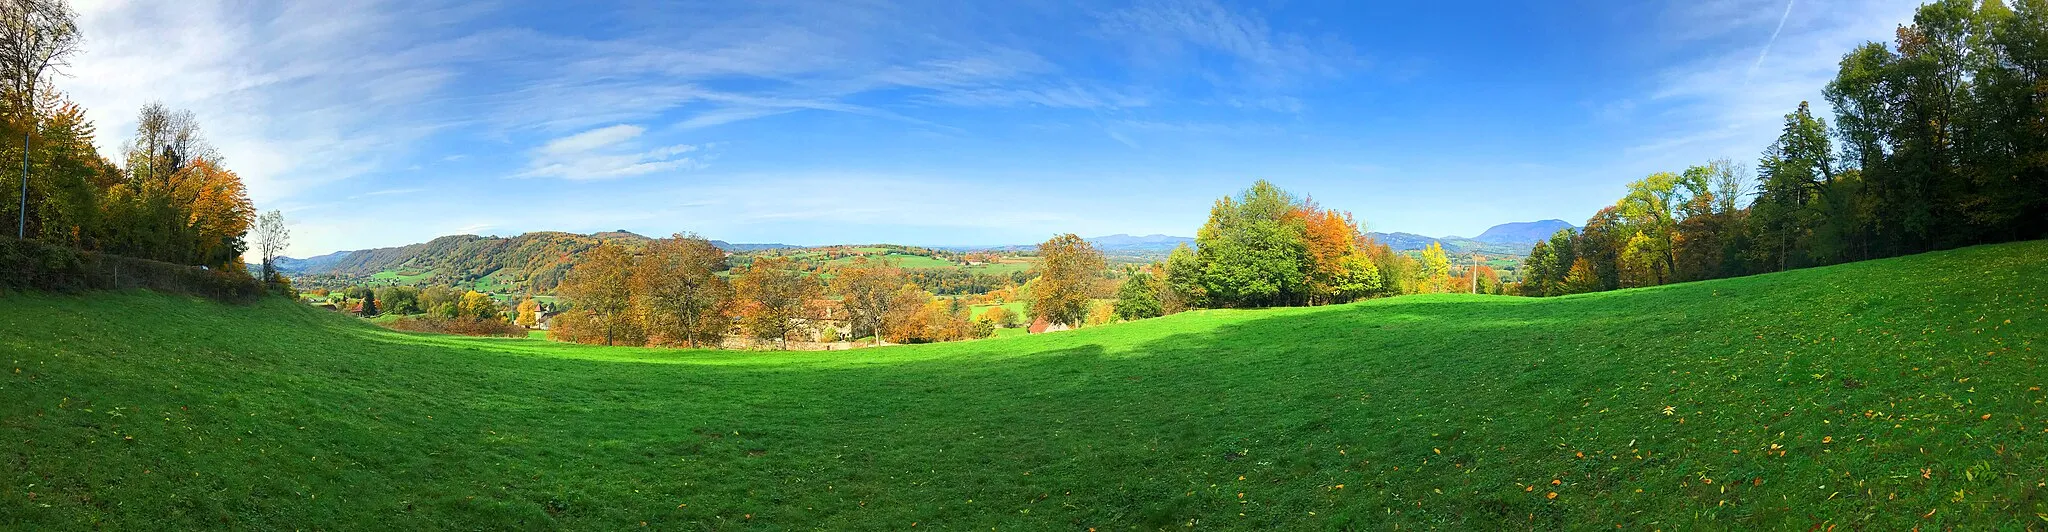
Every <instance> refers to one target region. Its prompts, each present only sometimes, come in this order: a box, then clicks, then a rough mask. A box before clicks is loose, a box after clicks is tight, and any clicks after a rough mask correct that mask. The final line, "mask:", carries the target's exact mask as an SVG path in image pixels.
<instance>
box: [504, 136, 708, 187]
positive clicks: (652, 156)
mask: <svg viewBox="0 0 2048 532" xmlns="http://www.w3.org/2000/svg"><path fill="white" fill-rule="evenodd" d="M646 131H647V129H646V128H643V127H640V126H635V125H630V124H619V125H614V126H608V127H601V128H597V129H592V130H589V131H585V132H582V133H577V134H574V135H569V136H566V137H561V138H558V139H555V140H551V141H548V142H547V143H546V144H542V145H541V147H540V148H538V149H535V150H534V152H533V160H532V162H531V163H530V164H529V166H528V169H527V170H526V171H525V172H521V173H520V174H519V175H518V177H559V178H563V179H571V180H594V179H611V178H619V177H630V176H638V175H647V174H652V173H656V172H667V171H678V170H694V169H698V168H702V167H703V166H704V163H703V161H702V160H700V159H698V158H694V157H688V156H687V155H688V154H690V153H693V152H696V151H698V150H699V149H701V148H700V147H699V146H696V145H691V144H672V145H666V146H654V147H646V146H643V144H644V143H641V142H637V140H638V139H639V137H640V134H641V133H644V132H646Z"/></svg>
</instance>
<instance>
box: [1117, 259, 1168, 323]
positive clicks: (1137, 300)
mask: <svg viewBox="0 0 2048 532" xmlns="http://www.w3.org/2000/svg"><path fill="white" fill-rule="evenodd" d="M1160 284H1161V283H1160V282H1159V281H1158V280H1157V279H1154V278H1153V277H1152V274H1150V273H1147V272H1144V271H1142V270H1141V271H1135V272H1132V273H1131V275H1130V276H1129V277H1125V278H1124V282H1123V284H1122V285H1120V286H1118V287H1117V290H1116V318H1117V319H1119V320H1123V321H1136V320H1142V319H1146V318H1157V317H1160V316H1163V315H1165V314H1166V310H1165V308H1164V307H1163V306H1161V305H1160V303H1159V289H1160V286H1159V285H1160Z"/></svg>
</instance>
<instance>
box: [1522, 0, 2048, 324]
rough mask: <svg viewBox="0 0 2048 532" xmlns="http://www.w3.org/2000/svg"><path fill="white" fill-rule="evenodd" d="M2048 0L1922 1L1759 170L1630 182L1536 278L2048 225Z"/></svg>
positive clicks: (1716, 266)
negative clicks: (1828, 110) (1828, 116)
mask: <svg viewBox="0 0 2048 532" xmlns="http://www.w3.org/2000/svg"><path fill="white" fill-rule="evenodd" d="M2044 74H2048V0H2020V1H2018V2H2014V5H2013V6H2011V7H2007V6H2006V5H2004V4H2002V3H1999V2H1985V3H1981V4H1979V3H1977V2H1971V1H1966V0H1943V1H1939V2H1934V3H1931V4H1927V5H1924V6H1921V8H1920V10H1919V11H1918V12H1917V14H1916V15H1915V16H1914V20H1913V24H1912V25H1910V26H1904V27H1901V28H1899V31H1898V35H1897V38H1896V40H1895V41H1894V42H1893V43H1892V44H1891V45H1889V46H1888V45H1886V44H1883V43H1876V42H1872V43H1867V44H1865V45H1863V46H1860V47H1858V48H1856V49H1855V50H1854V51H1852V52H1850V53H1849V54H1848V55H1846V56H1844V57H1843V58H1842V62H1841V68H1840V71H1839V72H1838V73H1837V75H1836V77H1835V79H1834V80H1833V81H1832V82H1830V83H1829V84H1828V86H1827V88H1826V90H1825V91H1824V94H1825V95H1826V97H1827V99H1828V103H1829V104H1831V105H1832V106H1833V107H1834V109H1835V122H1834V125H1833V126H1830V125H1829V124H1828V122H1827V121H1826V120H1825V119H1822V118H1820V117H1816V116H1814V114H1813V112H1812V110H1811V108H1810V106H1809V105H1808V104H1807V103H1805V102H1801V103H1800V104H1799V106H1798V107H1797V108H1796V109H1794V110H1793V111H1792V112H1791V113H1789V114H1787V115H1785V122H1784V127H1783V128H1782V130H1781V133H1780V135H1779V137H1778V139H1777V140H1776V141H1775V142H1773V143H1772V144H1771V145H1770V146H1769V147H1767V148H1766V149H1765V151H1764V154H1763V156H1762V157H1760V158H1759V160H1758V161H1757V164H1756V172H1755V176H1754V177H1752V176H1751V174H1750V172H1749V171H1748V170H1746V169H1744V168H1742V167H1740V166H1739V165H1736V164H1734V163H1732V162H1730V161H1727V160H1718V161H1713V162H1709V163H1707V164H1704V165H1700V166H1694V167H1692V168H1688V169H1686V170H1685V171H1684V172H1681V173H1676V174H1673V173H1658V174H1654V175H1651V176H1648V177H1645V178H1643V179H1641V180H1638V181H1636V182H1634V183H1630V184H1629V186H1628V193H1627V194H1626V195H1625V196H1623V197H1622V199H1621V200H1620V201H1618V202H1617V203H1616V204H1615V205H1613V206H1610V207H1607V208H1605V209H1602V210H1601V211H1600V212H1599V213H1597V214H1595V215H1594V216H1593V218H1592V219H1590V220H1588V221H1587V222H1586V227H1585V229H1584V230H1583V231H1581V232H1573V231H1563V232H1560V233H1558V234H1557V235H1555V236H1553V237H1552V238H1551V239H1550V240H1549V241H1548V242H1544V243H1540V244H1538V245H1537V246H1536V247H1535V249H1533V250H1532V251H1531V252H1530V255H1529V257H1528V258H1527V261H1526V262H1525V264H1524V272H1525V275H1524V281H1523V283H1522V284H1521V286H1520V290H1521V291H1522V292H1523V293H1525V294H1529V295H1559V294H1570V293H1581V292H1592V291H1600V290H1611V289H1615V288H1625V287H1636V286H1650V285H1657V284H1664V283H1670V282H1679V281H1691V280H1700V279H1711V278H1719V277H1729V276H1736V275H1747V274H1754V273H1763V272H1772V271H1781V270H1785V269H1790V268H1800V267H1807V266H1817V265H1826V264H1836V263H1842V262H1849V261H1856V260H1865V259H1872V258H1881V257H1888V256H1896V255H1902V254H1908V253H1917V252H1923V251H1929V250H1935V249H1945V248H1952V247H1957V246H1964V245H1971V244H1980V243H1991V242H2002V241H2010V240H2020V239H2030V238H2040V237H2042V236H2048V126H2044V124H2048V82H2044V80H2048V78H2044V77H2043V76H2044Z"/></svg>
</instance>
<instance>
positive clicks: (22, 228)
mask: <svg viewBox="0 0 2048 532" xmlns="http://www.w3.org/2000/svg"><path fill="white" fill-rule="evenodd" d="M28 135H29V132H28V131H27V130H23V131H22V132H21V218H20V219H19V220H17V221H15V223H14V237H15V238H19V239H22V240H28Z"/></svg>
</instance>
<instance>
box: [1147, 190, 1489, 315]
mask: <svg viewBox="0 0 2048 532" xmlns="http://www.w3.org/2000/svg"><path fill="white" fill-rule="evenodd" d="M1451 274H1452V272H1451V267H1450V261H1449V259H1448V257H1446V256H1445V254H1444V251H1443V248H1442V247H1441V246H1435V245H1432V246H1431V247H1430V248H1429V249H1427V250H1425V251H1424V252H1423V253H1422V259H1421V260H1419V261H1418V260H1415V259H1412V258H1409V257H1407V256H1405V255H1402V254H1400V253H1396V252H1394V251H1393V249H1392V248H1390V247H1388V246H1386V245H1384V244H1380V243H1378V242H1375V241H1374V240H1373V239H1372V237H1371V236H1368V235H1367V234H1366V233H1365V231H1364V229H1362V228H1361V227H1360V226H1359V223H1358V221H1357V219H1356V218H1354V217H1352V215H1351V214H1350V213H1348V212H1343V211H1339V210H1335V209H1326V208H1323V207H1321V206H1319V205H1317V204H1316V203H1315V201H1313V200H1310V199H1298V198H1297V197H1296V196H1295V195H1293V194H1292V193H1289V192H1287V191H1285V190H1282V189H1280V188H1279V187H1277V186H1274V185H1273V184H1272V183H1269V182H1266V181H1263V180H1261V181H1258V182H1256V183H1253V184H1252V186H1251V188H1248V189H1245V190H1244V191H1243V192H1241V193H1239V194H1238V195H1237V196H1234V197H1232V196H1226V197H1223V198H1221V199H1218V200H1216V204H1215V206H1213V207H1212V208H1210V210H1209V221H1208V222H1207V223H1206V224H1204V225H1203V226H1202V229H1201V231H1200V232H1198V233H1197V234H1196V237H1195V247H1193V248H1189V247H1187V246H1181V247H1179V248H1176V249H1174V251H1173V253H1172V254H1171V255H1169V256H1168V257H1167V259H1166V260H1165V261H1164V262H1159V263H1154V264H1151V265H1148V266H1145V267H1142V268H1135V269H1133V270H1131V271H1129V272H1127V273H1126V275H1125V276H1124V277H1125V278H1124V281H1123V283H1122V284H1121V285H1120V286H1119V287H1118V288H1117V301H1118V302H1117V306H1116V315H1117V316H1118V317H1119V318H1120V319H1143V318H1148V317H1153V316H1158V315H1162V314H1170V313H1174V312H1179V311H1182V310H1186V309H1191V308H1208V307H1265V306H1282V305H1322V304H1331V303H1343V302H1347V301H1353V300H1358V299H1363V298H1368V297H1374V296H1382V295H1392V294H1400V293H1409V292H1444V291H1452V290H1453V289H1454V288H1455V287H1456V286H1458V284H1457V283H1454V282H1453V278H1452V276H1451Z"/></svg>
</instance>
